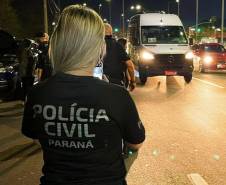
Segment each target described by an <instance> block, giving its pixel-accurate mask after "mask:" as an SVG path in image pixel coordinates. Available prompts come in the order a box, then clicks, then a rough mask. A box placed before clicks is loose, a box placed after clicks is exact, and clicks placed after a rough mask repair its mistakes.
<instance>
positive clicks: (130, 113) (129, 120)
mask: <svg viewBox="0 0 226 185" xmlns="http://www.w3.org/2000/svg"><path fill="white" fill-rule="evenodd" d="M123 112H124V114H123V115H124V118H123V123H122V124H123V139H124V140H125V141H127V142H128V143H131V144H140V143H142V142H143V141H144V140H145V128H144V126H143V124H142V121H141V120H140V117H139V114H138V112H137V108H136V106H135V103H134V101H133V100H132V98H131V96H130V95H129V93H128V92H126V95H125V100H124V103H123Z"/></svg>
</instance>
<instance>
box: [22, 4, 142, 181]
mask: <svg viewBox="0 0 226 185" xmlns="http://www.w3.org/2000/svg"><path fill="white" fill-rule="evenodd" d="M104 47H105V42H104V24H103V21H102V20H101V18H100V17H99V15H98V14H97V13H96V12H95V11H93V10H91V9H89V8H87V7H84V6H79V5H72V6H69V7H67V8H65V9H64V10H63V12H62V14H61V17H60V20H59V23H58V25H57V27H56V29H55V31H54V32H53V35H52V37H51V40H50V50H49V53H50V59H51V62H52V64H53V70H54V75H53V76H52V77H51V78H50V79H48V80H47V81H44V82H43V83H40V84H38V85H37V86H35V87H34V88H33V89H32V90H31V91H30V93H29V94H28V96H27V102H26V104H25V110H24V116H23V122H22V132H23V134H24V135H26V136H27V137H30V138H33V139H37V140H38V141H39V142H40V144H41V146H42V150H43V159H44V166H43V169H42V172H43V176H42V177H41V179H40V181H41V185H124V184H126V181H125V174H126V170H125V165H124V162H123V157H122V144H121V142H122V139H123V140H125V141H126V142H127V143H128V145H129V146H130V147H132V148H134V149H138V148H139V147H140V146H141V144H142V142H143V141H144V139H145V135H144V127H143V125H142V123H141V121H140V119H139V115H138V113H137V109H136V107H135V104H134V102H133V100H132V99H131V97H130V95H129V93H128V92H127V90H126V89H124V88H122V87H120V86H117V85H113V84H108V83H107V82H104V81H101V80H100V79H98V78H94V77H93V69H94V67H95V66H96V64H97V63H98V62H99V60H100V56H103V52H104V50H105V49H104Z"/></svg>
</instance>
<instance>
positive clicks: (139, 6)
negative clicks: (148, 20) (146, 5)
mask: <svg viewBox="0 0 226 185" xmlns="http://www.w3.org/2000/svg"><path fill="white" fill-rule="evenodd" d="M141 9H142V6H141V5H139V4H137V5H135V6H134V5H132V6H131V7H130V10H136V11H140V10H141Z"/></svg>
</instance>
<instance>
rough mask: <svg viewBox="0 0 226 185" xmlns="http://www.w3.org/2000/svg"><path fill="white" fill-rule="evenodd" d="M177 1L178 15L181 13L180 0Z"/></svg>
mask: <svg viewBox="0 0 226 185" xmlns="http://www.w3.org/2000/svg"><path fill="white" fill-rule="evenodd" d="M176 2H177V15H178V16H179V15H180V0H176Z"/></svg>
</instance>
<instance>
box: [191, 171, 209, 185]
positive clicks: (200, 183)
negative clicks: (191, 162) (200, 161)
mask: <svg viewBox="0 0 226 185" xmlns="http://www.w3.org/2000/svg"><path fill="white" fill-rule="evenodd" d="M187 176H188V178H189V180H190V181H191V183H192V184H193V185H208V183H207V182H206V181H205V180H204V179H203V178H202V177H201V175H199V174H198V173H191V174H188V175H187Z"/></svg>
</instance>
